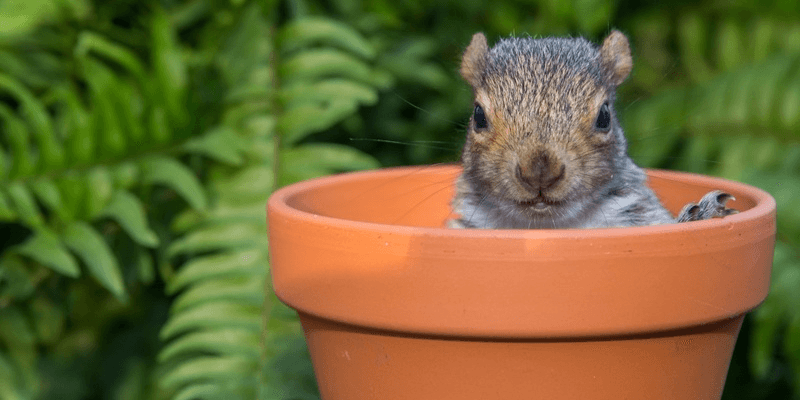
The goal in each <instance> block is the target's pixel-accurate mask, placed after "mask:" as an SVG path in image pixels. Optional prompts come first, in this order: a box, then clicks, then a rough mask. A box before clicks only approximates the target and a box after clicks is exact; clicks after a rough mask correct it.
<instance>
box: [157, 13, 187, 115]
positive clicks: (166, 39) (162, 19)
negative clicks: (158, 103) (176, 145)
mask: <svg viewBox="0 0 800 400" xmlns="http://www.w3.org/2000/svg"><path fill="white" fill-rule="evenodd" d="M150 27H151V34H150V38H151V40H152V42H151V49H152V58H153V68H154V72H155V77H156V82H157V83H158V88H159V91H158V92H159V94H160V95H161V96H163V100H164V102H165V104H166V107H167V109H168V110H169V113H170V116H171V117H172V118H171V119H172V120H173V121H177V123H178V124H182V123H183V122H184V121H185V120H186V119H187V118H188V116H187V115H186V100H185V93H186V88H187V84H188V78H187V73H186V66H185V65H184V63H183V56H182V54H181V49H180V47H179V45H178V40H177V38H176V32H175V31H174V29H173V28H172V26H170V20H169V19H168V18H167V15H166V14H165V13H164V12H163V11H162V10H161V8H156V10H155V12H153V13H152V19H151V21H150Z"/></svg>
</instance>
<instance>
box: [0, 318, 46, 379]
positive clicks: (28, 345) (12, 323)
mask: <svg viewBox="0 0 800 400" xmlns="http://www.w3.org/2000/svg"><path fill="white" fill-rule="evenodd" d="M0 342H2V343H3V344H5V346H4V347H5V348H6V349H7V351H8V354H9V355H10V358H11V360H12V361H13V362H14V364H16V366H17V371H18V376H19V380H20V381H21V383H22V387H32V386H34V385H36V383H37V381H38V376H37V375H38V374H37V372H38V371H37V368H36V356H37V352H36V337H35V333H34V331H33V329H32V328H31V325H30V323H29V322H28V320H27V318H26V317H25V315H24V314H23V313H22V311H21V310H20V309H19V308H18V307H16V306H11V307H5V308H3V309H2V310H0Z"/></svg>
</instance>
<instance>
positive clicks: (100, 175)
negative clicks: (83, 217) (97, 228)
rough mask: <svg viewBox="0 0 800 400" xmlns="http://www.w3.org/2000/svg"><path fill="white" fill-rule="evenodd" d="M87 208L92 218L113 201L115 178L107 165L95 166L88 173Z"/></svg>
mask: <svg viewBox="0 0 800 400" xmlns="http://www.w3.org/2000/svg"><path fill="white" fill-rule="evenodd" d="M85 184H86V185H87V188H86V192H85V194H86V197H85V198H84V201H85V204H84V206H85V209H86V212H87V213H88V215H89V217H90V218H94V217H96V216H97V215H98V214H99V213H100V212H102V211H103V209H105V208H106V205H107V204H108V202H109V201H111V196H112V195H113V193H114V179H113V177H112V176H111V172H110V171H109V170H108V169H107V168H105V167H94V168H92V169H91V170H89V172H88V173H87V174H86V181H85Z"/></svg>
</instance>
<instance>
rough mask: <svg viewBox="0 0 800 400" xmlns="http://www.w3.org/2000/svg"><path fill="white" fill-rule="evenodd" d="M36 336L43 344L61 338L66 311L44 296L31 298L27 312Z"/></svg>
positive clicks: (51, 342)
mask: <svg viewBox="0 0 800 400" xmlns="http://www.w3.org/2000/svg"><path fill="white" fill-rule="evenodd" d="M28 315H29V318H30V319H31V322H32V325H33V328H34V331H35V332H36V337H37V338H38V340H39V341H40V342H41V343H43V344H53V343H55V342H56V341H58V340H59V339H61V334H62V333H63V331H64V323H65V321H66V312H65V311H64V310H63V309H62V308H60V307H58V306H57V305H56V304H54V303H53V302H51V301H50V300H49V299H48V298H47V297H45V296H37V297H35V298H33V300H32V301H31V305H30V311H29V313H28Z"/></svg>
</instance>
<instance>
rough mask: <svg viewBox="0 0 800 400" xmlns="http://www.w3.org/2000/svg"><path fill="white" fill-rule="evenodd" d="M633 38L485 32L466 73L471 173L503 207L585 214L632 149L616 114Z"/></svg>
mask: <svg viewBox="0 0 800 400" xmlns="http://www.w3.org/2000/svg"><path fill="white" fill-rule="evenodd" d="M632 65H633V63H632V59H631V53H630V48H629V45H628V39H627V38H626V37H625V35H623V34H622V33H620V32H618V31H612V32H611V33H610V34H609V35H608V37H607V38H606V39H605V40H604V42H603V44H602V45H601V46H600V47H597V46H595V45H593V44H592V43H590V42H589V41H587V40H585V39H583V38H543V39H533V38H530V37H527V38H508V39H503V40H501V41H500V42H498V43H497V44H496V45H495V46H494V47H492V48H489V46H488V44H487V42H486V37H485V36H484V35H483V34H482V33H477V34H475V35H474V36H473V37H472V42H471V43H470V45H469V46H468V47H467V49H466V51H465V52H464V57H463V61H462V63H461V75H462V76H463V77H464V79H465V80H466V81H467V82H468V83H469V84H470V85H471V86H472V89H473V91H474V94H475V104H474V110H473V115H472V117H471V120H470V123H469V127H468V132H467V141H466V144H465V146H464V151H463V154H462V162H463V165H464V174H463V177H464V179H465V181H466V182H468V184H469V185H471V187H472V189H473V191H475V192H476V193H480V195H482V196H486V197H485V198H486V199H487V200H489V201H492V202H493V203H495V204H496V205H498V207H502V208H507V209H508V211H509V212H512V213H515V214H517V215H522V216H526V217H528V218H530V219H532V220H554V218H567V217H574V216H577V215H578V214H579V213H580V212H581V211H582V209H585V208H586V207H588V206H589V204H591V202H592V199H593V198H594V196H597V195H598V194H597V192H598V188H600V187H602V186H604V185H606V184H607V183H609V182H610V181H611V179H612V178H613V177H614V175H615V173H617V167H618V164H619V163H621V162H622V161H621V160H623V159H625V157H626V144H625V137H624V135H623V132H622V129H621V128H620V126H619V123H618V122H617V118H616V115H615V112H614V99H615V94H616V88H617V86H618V85H619V84H621V83H622V82H623V81H624V80H625V79H626V78H627V77H628V74H629V73H630V71H631V68H632Z"/></svg>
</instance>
